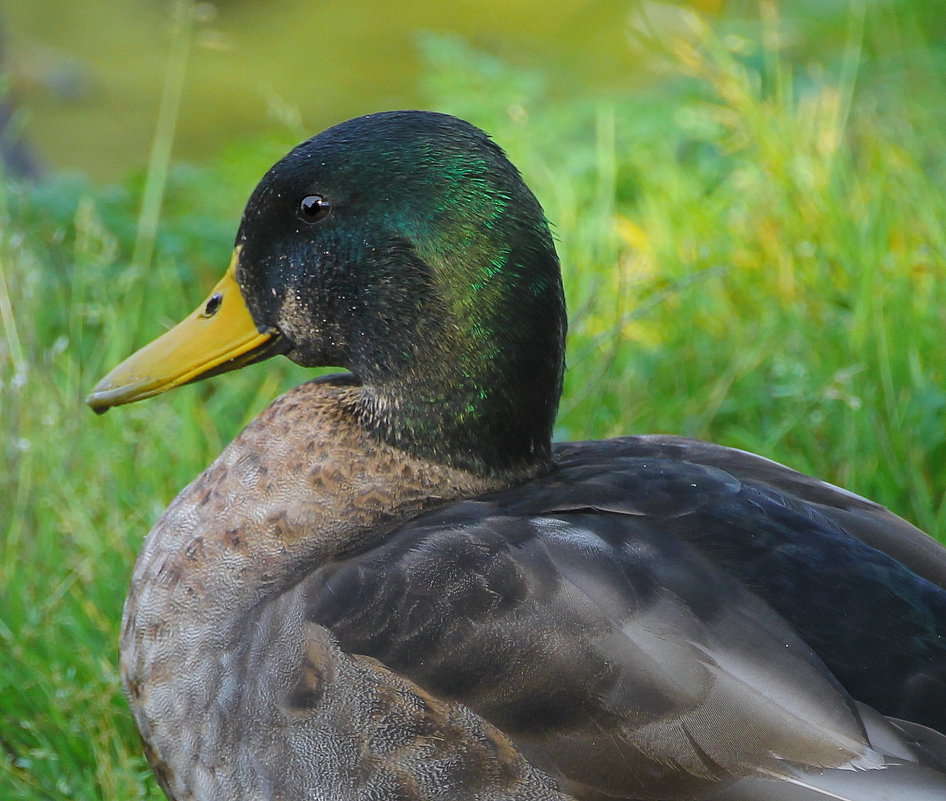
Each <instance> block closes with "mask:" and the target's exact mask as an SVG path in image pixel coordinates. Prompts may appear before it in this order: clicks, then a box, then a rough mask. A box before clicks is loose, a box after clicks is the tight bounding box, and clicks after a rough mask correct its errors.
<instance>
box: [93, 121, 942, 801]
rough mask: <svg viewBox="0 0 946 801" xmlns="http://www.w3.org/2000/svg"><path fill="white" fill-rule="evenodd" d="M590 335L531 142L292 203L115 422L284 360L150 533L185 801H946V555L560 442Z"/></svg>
mask: <svg viewBox="0 0 946 801" xmlns="http://www.w3.org/2000/svg"><path fill="white" fill-rule="evenodd" d="M566 328H567V325H566V312H565V302H564V298H563V288H562V279H561V270H560V265H559V260H558V257H557V255H556V250H555V247H554V244H553V240H552V237H551V235H550V232H549V223H548V221H547V220H546V217H545V214H544V212H543V210H542V207H541V206H540V204H539V202H538V200H537V199H536V197H535V195H534V194H533V193H532V192H531V191H530V190H529V189H528V187H527V186H526V185H525V183H524V182H523V179H522V177H521V176H520V174H519V172H518V171H517V170H516V168H515V167H514V166H513V165H512V164H511V163H510V161H509V159H508V158H507V157H506V155H505V154H504V152H503V150H502V149H501V148H500V147H499V145H497V144H496V143H494V142H493V140H492V139H490V138H489V137H488V136H487V135H486V134H485V133H483V132H482V131H480V130H479V129H478V128H476V127H474V126H473V125H471V124H469V123H467V122H465V121H462V120H459V119H457V118H455V117H452V116H449V115H446V114H441V113H436V112H429V111H392V112H382V113H376V114H369V115H367V116H363V117H359V118H356V119H353V120H348V121H346V122H342V123H340V124H338V125H335V126H333V127H331V128H328V129H327V130H325V131H323V132H321V133H319V134H318V135H316V136H314V137H313V138H311V139H309V140H308V141H306V142H303V143H302V144H300V145H299V146H298V147H296V148H295V149H293V150H292V151H291V152H289V153H288V154H287V155H286V156H285V157H283V158H282V159H281V160H280V161H279V162H277V163H276V164H275V165H274V166H273V167H272V168H271V169H270V170H269V171H268V172H267V173H266V175H265V176H264V177H263V178H262V180H261V181H260V183H259V184H258V186H257V187H256V188H255V190H254V191H253V192H252V194H251V196H250V198H249V201H248V203H247V205H246V208H245V211H244V213H243V217H242V221H241V223H240V226H239V229H238V232H237V235H236V239H235V244H234V248H233V252H232V255H231V259H230V264H229V267H228V269H227V270H226V273H225V275H224V277H223V279H221V281H220V282H219V283H218V284H217V285H216V286H215V287H214V288H213V289H212V290H211V293H210V295H209V296H208V297H207V299H206V300H205V301H204V302H203V303H202V304H201V305H200V306H198V308H197V309H196V310H195V311H194V312H193V313H191V315H190V316H188V317H186V318H185V319H184V320H183V321H182V322H181V323H180V324H178V325H177V326H176V327H174V328H172V329H171V330H170V331H168V332H167V333H165V334H163V335H161V336H160V337H158V338H157V339H156V340H154V341H153V342H152V343H151V344H149V345H147V346H145V347H144V348H142V349H141V350H140V351H138V352H137V353H135V354H134V355H132V356H131V357H129V358H128V359H127V360H126V361H124V362H122V363H121V364H120V365H119V366H118V367H116V368H115V369H114V370H113V371H112V372H110V373H109V374H108V375H107V376H106V377H105V378H104V379H102V381H101V382H99V384H98V385H97V386H96V387H95V389H94V390H93V392H92V393H91V394H90V395H89V397H88V399H87V402H88V403H89V404H90V405H91V407H92V408H93V409H94V410H95V411H97V412H104V411H106V410H107V409H109V408H111V407H113V406H118V405H121V404H125V403H129V402H132V401H138V400H141V399H144V398H148V397H152V396H154V395H157V394H159V393H162V392H164V391H166V390H168V389H171V388H174V387H178V386H181V385H184V384H188V383H191V382H195V381H199V380H203V379H205V378H207V377H210V376H214V375H218V374H221V373H224V372H226V371H230V370H233V369H236V368H239V367H242V366H244V365H248V364H252V363H256V362H259V361H262V360H264V359H267V358H269V357H272V356H275V355H283V356H286V357H288V358H289V359H291V360H292V361H294V362H296V363H298V364H300V365H304V366H307V367H335V368H339V369H340V370H342V371H343V372H340V373H337V374H333V375H328V376H320V377H318V378H315V379H314V380H311V381H308V382H306V383H304V384H302V385H300V386H298V387H295V388H294V389H291V390H289V391H288V392H286V393H285V394H283V395H281V396H279V397H278V398H277V399H276V400H274V401H273V402H272V404H271V405H270V406H269V407H268V408H266V409H265V410H264V411H263V412H262V413H261V414H260V415H259V416H258V417H257V418H256V419H254V420H253V421H252V422H251V423H250V424H249V425H248V426H247V427H246V428H245V429H244V430H243V431H242V433H240V434H239V435H238V436H237V437H236V439H235V440H234V441H233V442H232V443H231V444H230V445H228V446H227V447H226V448H225V449H224V450H223V452H222V453H221V455H220V456H219V457H218V458H217V459H216V460H214V461H213V462H212V463H211V464H210V466H209V467H207V469H206V470H204V471H203V472H202V473H201V474H200V475H199V476H198V477H197V478H196V479H195V480H194V481H193V482H192V483H191V484H190V485H189V486H187V487H186V488H185V489H184V490H182V492H181V493H180V494H179V495H178V496H177V497H176V498H175V499H174V500H173V501H172V502H171V504H170V505H169V506H168V508H167V510H166V511H165V512H164V513H163V515H162V516H161V517H160V519H159V520H158V522H157V523H156V524H155V525H154V527H153V529H152V530H151V531H150V533H148V535H147V537H146V538H145V540H144V543H143V546H142V548H141V552H140V554H139V556H138V559H137V561H136V564H135V567H134V569H133V573H132V577H131V584H130V589H129V592H128V596H127V600H126V602H125V607H124V613H123V618H122V624H121V633H120V673H121V677H122V683H123V687H124V691H125V694H126V697H127V699H128V703H129V706H130V709H131V712H132V715H133V717H134V720H135V723H136V725H137V727H138V730H139V732H140V734H141V738H142V742H143V744H144V749H145V753H146V756H147V758H148V761H149V763H150V765H151V768H152V770H153V772H154V774H155V776H156V778H157V781H158V783H159V784H160V786H161V788H162V789H163V790H164V792H165V793H166V795H167V796H168V797H169V798H170V799H172V800H173V801H185V799H187V800H190V799H288V798H292V799H333V800H334V801H368V799H399V800H401V801H415V799H416V800H418V801H419V800H420V799H424V800H425V801H426V800H434V799H437V800H441V801H447V800H448V799H449V800H450V801H465V800H467V799H469V800H470V801H474V800H476V801H480V800H483V801H485V799H490V800H491V801H499V800H503V801H505V800H509V801H511V800H513V799H517V800H518V799H521V800H523V801H524V800H525V799H528V800H529V801H552V800H553V799H554V800H555V801H566V800H567V799H572V800H575V799H580V800H581V801H614V800H615V799H627V800H628V801H630V800H631V799H654V800H656V799H660V800H662V801H670V800H671V799H674V800H676V799H707V800H709V799H712V800H713V801H749V799H753V800H758V799H767V800H769V801H811V800H812V799H829V798H830V799H835V800H837V799H848V800H849V801H879V799H893V798H897V799H906V798H909V799H915V800H916V801H923V800H924V799H930V800H931V799H934V798H935V799H942V798H944V797H946V548H944V547H943V546H942V545H940V544H939V543H938V542H936V541H935V540H934V539H933V538H931V537H929V536H928V535H927V534H925V533H923V532H922V531H920V530H919V529H917V528H915V527H913V526H912V525H911V524H909V523H907V522H906V521H904V520H902V519H901V518H899V517H897V516H895V515H894V514H892V513H891V512H889V511H887V510H886V509H885V508H883V507H881V506H880V505H878V504H876V503H873V502H872V501H870V500H867V499H865V498H862V497H860V496H858V495H856V494H854V493H851V492H848V491H846V490H843V489H841V488H838V487H835V486H833V485H831V484H828V483H825V482H823V481H819V480H817V479H814V478H811V477H808V476H805V475H802V474H800V473H797V472H795V471H793V470H791V469H789V468H788V467H785V466H782V465H780V464H777V463H775V462H772V461H769V460H767V459H765V458H763V457H761V456H756V455H753V454H750V453H747V452H744V451H740V450H736V449H732V448H728V447H724V446H722V445H715V444H710V443H706V442H700V441H696V440H691V439H685V438H682V437H674V436H667V435H630V436H625V437H618V438H614V439H608V440H602V441H587V442H568V443H557V444H554V445H553V444H552V430H553V424H554V421H555V417H556V412H557V407H558V402H559V397H560V395H561V391H562V379H563V373H564V369H565V361H564V343H565V335H566Z"/></svg>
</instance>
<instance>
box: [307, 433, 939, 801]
mask: <svg viewBox="0 0 946 801" xmlns="http://www.w3.org/2000/svg"><path fill="white" fill-rule="evenodd" d="M925 536H926V535H923V534H921V533H920V532H918V531H917V530H916V529H914V528H913V527H911V526H909V524H907V523H905V522H904V521H901V520H899V518H896V517H895V516H893V515H891V514H889V513H888V512H886V511H885V510H883V509H882V508H881V507H879V506H877V505H875V504H872V503H870V502H869V501H866V500H864V499H862V498H859V497H858V496H855V495H852V494H850V493H846V492H844V491H843V490H839V489H836V488H834V487H831V486H830V485H827V484H824V483H821V482H817V481H814V480H812V479H808V478H806V477H804V476H801V475H799V474H797V473H794V472H792V471H790V470H788V469H787V468H784V467H781V466H779V465H776V464H774V463H771V462H768V461H766V460H764V459H760V458H758V457H753V456H750V455H749V454H744V453H742V452H740V451H733V450H729V449H725V448H722V447H719V446H711V445H707V444H704V443H696V442H692V441H687V440H682V439H677V438H660V437H628V438H622V439H615V440H608V441H603V442H591V443H571V444H568V445H563V446H559V448H558V450H557V458H556V467H555V469H554V470H553V471H552V472H551V473H550V474H549V475H547V476H545V477H543V478H540V479H537V480H534V481H532V482H529V483H527V484H525V485H522V486H520V487H517V488H513V489H510V490H506V491H503V492H499V493H494V494H491V495H488V496H483V497H481V498H478V499H475V500H471V501H467V502H463V503H459V504H454V505H451V506H449V507H446V508H444V509H441V510H437V511H433V512H429V513H426V514H424V515H422V516H420V517H418V518H416V519H415V520H413V521H411V522H409V523H407V524H406V525H403V526H401V527H400V528H399V529H397V530H396V531H394V532H393V533H392V534H391V536H390V537H389V539H388V540H387V542H386V544H385V545H383V546H381V547H377V548H374V549H373V550H371V551H370V552H367V553H364V554H360V555H356V556H352V557H350V558H348V559H345V560H341V561H336V562H333V563H332V564H330V565H327V566H325V567H323V568H322V569H321V570H319V571H317V573H316V574H314V575H313V576H312V577H311V578H310V579H308V580H307V583H306V587H305V592H306V596H307V615H308V617H309V619H311V620H312V621H314V622H317V623H319V624H321V625H324V626H326V627H327V628H329V629H330V630H331V631H332V632H333V633H334V634H335V635H336V636H337V637H338V638H339V642H340V644H341V646H342V648H343V649H344V650H345V651H348V652H353V653H360V654H368V655H371V656H372V657H374V658H377V659H378V660H380V661H381V662H382V663H384V664H385V665H387V666H388V667H389V668H391V669H393V670H394V671H396V672H398V673H400V674H402V675H406V676H408V677H409V678H410V679H411V680H413V681H415V682H416V683H417V684H419V685H420V686H421V687H424V688H425V689H427V690H429V691H431V692H433V693H434V694H436V695H438V696H439V697H445V698H451V699H454V700H458V701H460V702H462V703H463V704H465V705H467V706H469V707H470V708H472V709H473V710H474V711H476V712H477V713H478V714H480V715H482V716H483V717H485V718H486V719H487V720H489V721H490V722H492V723H494V724H495V725H497V726H498V727H499V728H500V729H502V730H503V731H505V732H506V733H507V734H509V735H510V736H511V737H512V738H513V740H514V742H515V743H516V745H517V747H518V748H519V749H520V750H521V751H523V753H525V754H526V755H527V756H528V757H529V758H530V759H531V760H532V761H534V762H535V764H537V765H538V766H539V767H541V768H543V769H544V770H546V771H548V772H550V773H551V774H552V775H557V776H559V777H561V776H562V775H565V776H567V777H569V778H568V779H567V780H566V786H567V787H569V788H570V789H572V790H573V791H575V792H578V793H579V794H582V795H584V796H585V797H595V796H594V793H593V792H592V790H591V789H589V788H600V789H602V790H603V791H604V792H611V793H613V792H614V791H615V790H616V789H617V788H625V791H626V788H631V790H632V793H633V792H641V793H644V792H646V788H647V787H648V786H653V785H657V786H660V787H661V788H662V790H663V791H664V792H667V793H671V792H679V793H680V794H681V797H684V796H686V795H687V794H688V793H691V792H695V791H698V790H697V789H696V788H698V787H699V786H701V784H702V782H704V781H709V782H710V783H712V782H714V781H717V780H719V779H720V778H724V777H726V776H738V775H740V773H742V772H743V771H745V772H746V773H751V772H752V770H750V769H749V766H752V767H753V770H754V769H759V768H761V769H762V770H766V769H773V770H777V768H772V766H771V765H769V764H768V761H769V760H770V755H771V754H773V753H777V754H779V755H780V756H781V757H782V758H784V759H785V760H789V761H793V762H797V763H801V764H809V765H811V764H816V765H817V764H821V765H830V764H838V763H832V761H831V760H832V759H835V760H837V758H838V754H841V753H842V752H845V750H846V749H849V751H848V753H849V756H850V758H851V759H854V760H855V761H856V759H857V757H854V756H852V755H854V754H855V753H856V751H857V748H856V746H854V745H853V740H856V739H857V738H858V737H860V736H861V729H860V726H861V722H860V720H859V718H858V717H857V715H856V714H855V713H853V712H852V708H851V705H850V704H851V702H850V699H849V698H848V696H847V695H846V694H845V693H844V692H843V691H840V690H839V689H838V686H837V684H838V682H839V683H840V685H842V686H843V688H844V689H845V690H846V691H847V693H849V694H850V696H852V697H853V698H854V699H855V700H857V701H860V702H862V703H866V704H868V705H870V706H873V707H876V708H877V709H879V710H880V711H881V712H882V713H884V714H886V715H890V716H894V717H901V718H906V719H908V720H911V721H914V722H918V723H922V724H924V725H926V726H930V727H932V728H936V729H938V730H940V731H946V689H944V688H946V685H944V682H943V679H944V665H946V642H944V636H943V634H944V631H946V591H944V589H943V587H942V586H940V585H938V584H936V583H934V582H933V581H930V580H929V579H928V578H923V577H921V576H919V575H917V574H916V573H915V572H914V570H916V571H917V572H919V571H920V570H922V572H924V573H925V574H926V576H928V577H935V576H937V575H940V574H942V573H943V570H944V558H943V553H944V552H943V550H942V549H941V548H940V547H939V546H938V545H936V544H935V543H933V542H932V541H930V543H929V544H927V543H926V541H925V540H924V539H923V538H924V537H925ZM878 546H880V547H878ZM885 550H886V551H888V552H885ZM889 552H893V553H896V554H898V555H900V556H902V557H903V558H905V559H908V560H909V561H910V562H911V564H910V567H908V566H906V565H905V564H903V563H901V562H899V561H897V560H896V559H894V558H893V556H891V555H890V553H889ZM904 554H905V555H906V556H904ZM911 567H912V568H913V569H914V570H911V569H910V568H911ZM822 663H823V664H822ZM825 665H826V666H827V669H826V668H825ZM780 732H790V733H791V735H790V737H788V738H787V739H786V738H783V737H782V735H781V734H780ZM841 761H843V760H841ZM668 765H669V766H670V767H669V768H668V767H667V766H668ZM585 782H587V786H585V784H584V783H585ZM631 797H633V796H631ZM644 797H646V796H644ZM668 797H670V796H669V795H668ZM674 797H676V796H674Z"/></svg>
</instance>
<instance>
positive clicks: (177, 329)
mask: <svg viewBox="0 0 946 801" xmlns="http://www.w3.org/2000/svg"><path fill="white" fill-rule="evenodd" d="M238 256H239V248H237V249H236V250H234V252H233V257H232V258H231V259H230V266H229V267H228V268H227V272H226V275H224V277H223V279H222V280H221V281H220V283H218V284H217V285H216V286H215V287H214V288H213V290H212V291H211V293H210V297H208V298H207V300H205V301H204V302H203V303H202V304H201V305H200V306H198V307H197V308H196V309H195V310H194V311H193V312H191V314H190V315H188V316H187V317H186V318H184V320H182V321H181V322H180V323H178V324H177V325H176V326H174V328H172V329H171V330H170V331H168V332H167V333H166V334H163V335H162V336H160V337H158V338H157V339H156V340H154V341H153V342H151V343H149V344H147V345H145V346H144V347H143V348H142V349H141V350H139V351H138V352H137V353H134V354H133V355H131V356H129V357H128V358H127V359H125V361H123V362H122V363H121V364H120V365H118V367H116V368H115V369H114V370H112V371H111V372H110V373H109V374H108V375H107V376H105V378H103V379H102V380H101V381H99V383H98V384H97V385H96V386H95V389H93V390H92V394H90V395H89V396H88V397H87V398H86V403H88V404H89V406H91V407H92V408H93V409H94V410H95V411H96V412H98V413H99V414H101V413H102V412H105V411H107V410H108V409H110V408H111V407H112V406H120V405H122V404H123V403H131V402H132V401H136V400H142V399H143V398H150V397H151V396H152V395H159V394H160V393H162V392H165V391H166V390H169V389H172V388H174V387H178V386H180V385H181V384H187V383H190V382H191V381H199V380H200V379H202V378H207V377H209V376H211V375H217V374H219V373H225V372H227V371H228V370H235V369H236V368H238V367H242V366H244V365H246V364H251V363H252V362H256V361H261V360H262V359H265V358H267V357H269V356H271V355H273V354H274V353H275V352H277V350H276V348H274V347H272V345H274V344H275V341H276V340H277V339H278V332H277V331H276V330H275V329H272V330H269V331H263V332H260V331H259V330H258V329H257V327H256V323H254V322H253V318H252V317H251V316H250V312H249V309H248V308H247V307H246V302H245V301H244V300H243V295H242V293H241V292H240V287H239V286H238V285H237V282H236V276H235V271H236V263H237V258H238Z"/></svg>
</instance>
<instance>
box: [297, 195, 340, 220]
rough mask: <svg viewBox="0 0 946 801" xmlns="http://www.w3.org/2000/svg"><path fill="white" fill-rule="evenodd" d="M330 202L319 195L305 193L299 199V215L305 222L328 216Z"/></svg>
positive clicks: (330, 207) (330, 206)
mask: <svg viewBox="0 0 946 801" xmlns="http://www.w3.org/2000/svg"><path fill="white" fill-rule="evenodd" d="M331 210H332V204H331V203H329V202H328V200H326V199H325V198H324V197H322V196H321V195H306V196H305V197H304V198H302V200H301V201H299V217H300V218H301V219H303V220H304V221H305V222H310V223H311V222H318V221H319V220H324V219H325V218H326V217H328V213H329V212H330V211H331Z"/></svg>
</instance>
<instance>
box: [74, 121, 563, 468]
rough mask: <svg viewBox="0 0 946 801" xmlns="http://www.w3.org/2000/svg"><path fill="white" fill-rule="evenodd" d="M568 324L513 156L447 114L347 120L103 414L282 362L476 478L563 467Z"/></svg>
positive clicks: (244, 231) (121, 383)
mask: <svg viewBox="0 0 946 801" xmlns="http://www.w3.org/2000/svg"><path fill="white" fill-rule="evenodd" d="M564 335H565V311H564V301H563V297H562V287H561V279H560V275H559V267H558V259H557V257H556V255H555V249H554V247H553V245H552V240H551V237H550V235H549V230H548V225H547V223H546V221H545V218H544V216H543V213H542V209H541V207H540V206H539V203H538V201H536V199H535V197H534V195H533V194H532V193H531V192H530V191H529V189H528V188H527V187H526V186H525V184H524V183H523V182H522V179H521V177H520V176H519V173H518V172H517V171H516V169H515V167H513V166H512V164H510V163H509V161H508V160H507V159H506V157H505V155H504V154H503V152H502V150H500V148H499V147H497V146H496V145H495V144H494V143H493V142H492V141H490V139H489V138H488V137H487V136H486V135H485V134H484V133H482V132H481V131H480V130H478V129H477V128H474V127H473V126H472V125H469V124H468V123H466V122H463V121H461V120H458V119H456V118H454V117H450V116H447V115H443V114H434V113H429V112H419V111H401V112H390V113H382V114H372V115H369V116H366V117H360V118H358V119H354V120H350V121H348V122H345V123H342V124H340V125H336V126H335V127H333V128H330V129H328V130H327V131H324V132H323V133H321V134H319V135H318V136H315V137H313V138H312V139H310V140H308V141H307V142H304V143H303V144H301V145H299V146H298V147H297V148H295V149H294V150H292V151H291V152H290V153H289V154H288V155H287V156H285V157H284V158H283V159H281V160H280V161H279V162H278V163H277V164H276V165H275V166H273V168H272V169H271V170H270V171H269V172H268V173H267V174H266V175H265V177H264V178H263V180H262V181H261V182H260V183H259V185H258V186H257V187H256V189H255V190H254V191H253V194H252V195H251V196H250V199H249V202H248V203H247V206H246V210H245V211H244V214H243V220H242V223H241V225H240V230H239V233H238V234H237V238H236V246H235V249H234V253H233V257H232V259H231V263H230V268H229V269H228V271H227V273H226V275H225V277H224V278H223V280H222V281H221V282H220V283H219V284H218V285H217V286H216V287H215V288H214V289H213V291H212V292H211V294H210V297H209V298H208V299H207V300H206V301H205V302H204V303H203V304H201V306H199V307H198V308H197V309H196V310H195V311H194V312H193V313H192V314H191V316H190V317H188V318H187V319H185V320H184V321H183V322H182V323H180V324H179V325H178V326H177V327H176V328H174V329H172V330H171V331H169V332H168V333H167V334H165V335H164V336H162V337H160V338H159V339H157V340H155V341H154V342H152V343H151V344H150V345H148V346H146V347H145V348H143V349H142V350H140V351H138V353H136V354H134V355H133V356H131V357H130V358H129V359H127V360H126V361H125V362H123V363H122V364H121V365H119V366H118V367H117V368H115V370H113V371H112V372H111V373H110V374H109V375H108V376H106V378H104V379H103V380H102V381H101V382H100V383H99V384H98V386H97V387H96V388H95V390H94V391H93V393H92V394H91V395H90V396H89V398H88V402H89V404H90V405H91V406H92V408H93V409H95V410H96V411H104V410H106V409H108V408H109V407H111V406H117V405H119V404H123V403H129V402H131V401H134V400H139V399H142V398H146V397H150V396H151V395H156V394H158V393H160V392H163V391H165V390H167V389H170V388H171V387H175V386H178V385H180V384H185V383H189V382H192V381H197V380H200V379H202V378H206V377H208V376H210V375H215V374H218V373H222V372H225V371H227V370H232V369H234V368H236V367H240V366H243V365H245V364H250V363H252V362H256V361H260V360H262V359H265V358H268V357H269V356H271V355H274V354H276V353H283V354H285V355H286V356H288V357H289V358H290V359H292V360H293V361H295V362H298V363H299V364H302V365H306V366H312V367H315V366H338V367H345V368H347V369H348V370H350V371H351V373H352V374H353V375H354V377H355V379H357V381H358V382H359V383H360V384H361V385H362V386H363V392H362V393H361V400H360V405H359V408H358V409H357V413H358V415H359V418H360V421H361V423H362V424H363V425H364V426H366V427H367V428H368V429H370V430H372V431H373V432H375V433H377V435H378V436H380V437H382V438H383V439H385V440H386V441H388V442H390V443H392V444H394V445H396V446H398V447H401V448H404V449H405V450H408V451H410V452H412V453H414V454H415V455H419V456H424V457H427V458H433V459H436V460H438V461H442V462H446V463H449V464H453V465H455V466H462V467H467V468H470V469H475V470H479V471H483V470H486V471H491V470H509V469H512V470H517V469H522V468H523V467H529V466H531V465H535V464H541V463H543V462H545V461H547V460H548V459H549V442H550V436H551V428H552V423H553V421H554V417H555V411H556V408H557V405H558V397H559V394H560V391H561V382H562V369H563V347H564Z"/></svg>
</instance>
